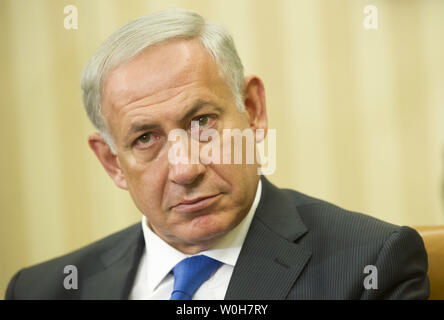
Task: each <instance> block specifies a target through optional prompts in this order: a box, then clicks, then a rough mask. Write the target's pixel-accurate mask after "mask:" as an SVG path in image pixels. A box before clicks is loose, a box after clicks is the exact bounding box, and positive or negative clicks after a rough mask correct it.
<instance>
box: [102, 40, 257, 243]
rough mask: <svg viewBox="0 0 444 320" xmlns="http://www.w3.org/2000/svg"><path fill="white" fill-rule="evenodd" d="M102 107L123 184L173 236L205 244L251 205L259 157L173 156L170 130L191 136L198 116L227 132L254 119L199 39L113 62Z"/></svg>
mask: <svg viewBox="0 0 444 320" xmlns="http://www.w3.org/2000/svg"><path fill="white" fill-rule="evenodd" d="M102 113H103V116H104V117H105V119H106V121H107V124H108V127H109V130H110V133H111V136H112V137H113V139H114V142H115V145H116V149H117V159H116V163H117V164H118V166H119V167H120V170H121V173H122V176H123V177H124V178H123V182H122V183H120V186H121V187H123V188H125V189H128V190H129V192H130V194H131V196H132V198H133V200H134V202H135V204H136V206H137V207H138V208H139V210H140V211H141V212H142V213H143V214H144V215H145V216H146V217H147V220H148V224H149V226H150V227H151V229H152V230H153V231H154V232H155V233H156V234H158V235H159V236H160V237H161V238H162V239H164V240H165V241H166V242H168V243H170V244H171V245H173V246H175V247H176V248H178V249H179V250H181V251H184V252H187V251H188V252H193V251H194V249H193V248H195V249H197V248H199V250H201V249H202V247H208V246H210V245H212V244H213V243H214V242H215V241H216V240H217V239H219V238H220V237H221V236H223V235H224V234H226V233H227V232H228V231H230V230H231V229H232V228H234V227H235V226H236V225H237V224H238V223H239V222H240V221H241V220H242V219H243V218H244V216H245V215H246V214H247V213H248V210H249V208H250V206H251V204H252V202H253V199H254V195H255V192H256V187H257V183H258V179H259V177H258V175H257V165H256V164H249V165H247V164H222V163H221V164H215V163H210V164H207V165H204V164H202V163H198V164H191V163H190V164H183V163H179V164H172V163H171V162H170V161H169V158H168V151H169V149H170V148H171V147H172V144H173V142H172V141H168V134H169V132H170V130H172V129H177V128H180V129H184V130H186V131H187V132H188V135H189V136H190V131H191V122H192V121H193V120H194V121H198V122H199V125H200V128H199V130H204V129H215V130H217V132H219V134H220V136H221V137H222V132H223V129H231V128H238V129H240V130H244V129H246V128H250V127H251V123H252V121H251V115H250V114H249V112H240V111H239V110H238V108H237V106H236V105H235V102H234V98H233V95H232V92H231V90H230V88H229V86H228V85H227V83H226V82H225V80H224V79H223V78H222V77H221V76H220V75H219V72H218V68H217V65H216V64H215V62H214V61H213V60H212V59H211V57H210V55H209V54H208V53H207V51H206V50H205V48H204V47H203V45H202V44H201V43H200V42H199V41H197V40H174V41H169V42H165V43H161V44H157V45H155V46H153V47H150V48H148V49H146V50H145V51H143V52H142V53H141V54H139V55H138V56H136V57H135V58H134V59H132V60H130V61H129V62H127V63H125V64H123V65H121V66H119V67H118V68H116V69H114V70H113V71H112V72H110V73H109V75H108V77H107V78H106V80H105V82H104V86H103V91H102ZM201 132H202V131H201ZM188 142H189V143H188V145H191V138H190V139H189V141H188ZM204 143H209V142H201V143H200V145H201V147H202V145H203V144H204ZM221 149H222V139H221ZM221 154H222V152H221ZM243 159H245V157H244V158H243Z"/></svg>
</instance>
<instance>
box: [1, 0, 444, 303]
mask: <svg viewBox="0 0 444 320" xmlns="http://www.w3.org/2000/svg"><path fill="white" fill-rule="evenodd" d="M68 4H74V5H76V6H77V8H78V14H79V16H78V19H79V25H78V29H77V30H66V29H64V27H63V20H64V17H65V15H64V13H63V8H64V6H65V5H68ZM369 4H372V5H376V7H377V9H378V18H379V19H378V22H379V28H378V30H365V29H364V27H363V20H364V18H365V16H366V15H365V14H364V13H363V9H364V7H365V6H366V5H369ZM167 7H184V8H189V9H194V10H196V11H198V12H200V13H201V14H202V15H204V16H206V17H207V18H209V19H212V20H216V21H220V22H222V23H223V24H225V25H226V26H227V28H228V29H229V30H230V31H231V32H232V34H233V36H234V38H235V41H236V43H237V46H238V49H239V52H240V55H241V58H242V59H243V61H244V64H245V67H246V71H247V73H256V74H258V75H259V76H261V77H262V79H263V80H264V82H265V85H266V94H267V105H268V113H269V126H270V128H276V129H277V139H278V144H277V169H276V172H275V173H274V174H273V175H271V176H270V179H271V180H272V181H273V182H275V183H276V184H278V185H279V186H282V187H292V188H295V189H298V190H299V191H302V192H304V193H307V194H310V195H312V196H316V197H320V198H322V199H325V200H328V201H330V202H333V203H336V204H338V205H340V206H343V207H345V208H348V209H351V210H356V211H361V212H365V213H367V214H370V215H372V216H375V217H378V218H381V219H384V220H387V221H389V222H392V223H396V224H406V225H434V224H442V223H444V213H443V201H442V200H443V189H442V185H443V164H444V148H443V146H444V76H443V74H444V41H443V39H444V1H441V0H436V1H432V0H430V1H427V0H418V1H408V0H402V1H401V0H398V1H395V0H392V1H388V0H384V1H377V0H367V1H365V0H349V1H340V0H336V1H328V0H325V1H321V0H319V1H314V0H306V1H298V0H288V1H284V0H274V1H271V0H267V1H260V0H248V1H247V0H220V1H219V0H217V1H216V0H214V1H209V0H201V1H191V0H183V1H165V0H156V1H151V0H143V1H127V0H119V1H117V0H116V1H110V0H106V1H105V0H101V1H99V0H95V1H91V0H69V1H56V0H47V1H46V0H39V1H36V0H33V1H32V0H10V1H8V0H2V1H0V34H1V35H0V37H1V50H0V66H1V78H0V81H1V82H0V90H1V107H0V110H1V117H0V133H1V134H0V137H1V138H0V139H1V146H2V151H1V153H0V166H1V190H0V197H1V198H0V199H1V201H0V214H1V216H0V292H1V293H0V296H1V297H2V296H3V292H4V290H5V289H6V285H7V282H8V281H9V279H10V277H11V276H12V275H13V273H14V272H15V271H17V270H18V269H19V268H21V267H24V266H28V265H31V264H35V263H37V262H41V261H43V260H46V259H49V258H52V257H55V256H57V255H61V254H63V253H66V252H69V251H70V250H73V249H75V248H78V247H80V246H82V245H85V244H87V243H89V242H91V241H93V240H95V239H98V238H100V237H103V236H105V235H106V234H109V233H111V232H113V231H116V230H119V229H121V228H123V227H125V226H127V225H129V224H131V223H134V222H136V221H139V219H140V218H141V215H140V213H138V212H137V209H136V208H135V206H134V205H133V204H132V202H131V199H130V197H129V195H128V194H127V193H126V192H124V191H122V190H120V189H117V187H115V186H114V185H113V183H112V181H111V179H109V178H108V176H107V175H106V173H105V171H104V170H103V169H102V167H101V166H100V164H99V162H98V161H97V160H96V159H95V157H94V155H93V153H92V152H91V151H90V150H89V149H88V147H87V143H86V137H87V135H88V133H90V132H91V131H92V126H91V125H90V124H89V123H88V121H87V118H86V115H85V113H84V111H83V108H82V104H81V98H80V90H79V78H80V73H81V70H82V68H83V66H84V65H85V63H86V62H87V60H88V58H89V57H90V55H91V54H92V53H93V51H94V50H95V49H96V48H97V46H98V45H99V44H100V43H101V41H102V40H104V38H105V37H106V36H107V35H108V34H110V33H111V32H112V31H114V30H115V29H116V28H117V27H118V26H120V25H122V24H124V23H125V22H127V21H128V20H131V19H133V18H135V17H137V16H140V15H143V14H145V13H149V12H152V11H156V10H158V9H163V8H167Z"/></svg>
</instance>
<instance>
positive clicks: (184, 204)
mask: <svg viewBox="0 0 444 320" xmlns="http://www.w3.org/2000/svg"><path fill="white" fill-rule="evenodd" d="M219 195H220V194H215V195H211V196H201V197H196V198H193V199H182V200H180V202H179V204H177V205H175V206H173V207H172V208H171V209H173V210H176V211H180V212H194V211H198V210H202V209H205V208H207V207H209V206H211V205H212V204H213V203H214V202H215V201H217V199H218V198H219Z"/></svg>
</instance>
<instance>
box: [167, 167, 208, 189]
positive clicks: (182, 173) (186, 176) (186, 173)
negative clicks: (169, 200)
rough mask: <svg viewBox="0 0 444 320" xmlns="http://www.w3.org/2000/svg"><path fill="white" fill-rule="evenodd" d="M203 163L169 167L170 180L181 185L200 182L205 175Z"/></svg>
mask: <svg viewBox="0 0 444 320" xmlns="http://www.w3.org/2000/svg"><path fill="white" fill-rule="evenodd" d="M205 170H206V169H205V166H204V165H203V164H202V163H200V162H199V163H196V164H194V163H187V164H185V163H177V164H171V163H170V165H169V172H168V178H169V180H170V181H172V182H174V183H177V184H180V185H190V184H192V183H194V182H196V181H198V180H199V178H201V177H202V176H203V174H204V173H205Z"/></svg>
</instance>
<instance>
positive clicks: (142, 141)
mask: <svg viewBox="0 0 444 320" xmlns="http://www.w3.org/2000/svg"><path fill="white" fill-rule="evenodd" d="M152 141H153V135H152V134H151V133H144V134H142V135H141V136H140V137H139V138H137V139H136V141H135V144H136V145H140V146H147V145H149V144H150V143H151V142H152Z"/></svg>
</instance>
